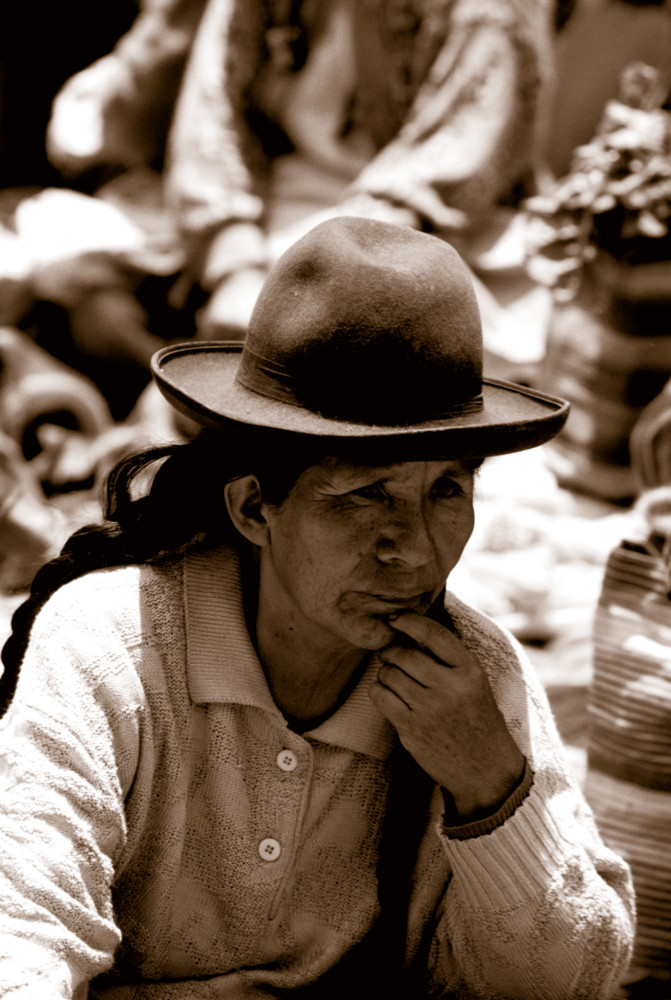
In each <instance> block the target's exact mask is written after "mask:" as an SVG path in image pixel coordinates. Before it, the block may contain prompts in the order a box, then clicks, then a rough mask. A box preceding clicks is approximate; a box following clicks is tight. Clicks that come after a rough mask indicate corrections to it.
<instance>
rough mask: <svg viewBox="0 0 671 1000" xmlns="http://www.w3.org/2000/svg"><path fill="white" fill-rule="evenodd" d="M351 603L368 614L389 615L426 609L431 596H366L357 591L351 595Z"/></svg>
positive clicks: (426, 592)
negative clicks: (421, 608)
mask: <svg viewBox="0 0 671 1000" xmlns="http://www.w3.org/2000/svg"><path fill="white" fill-rule="evenodd" d="M348 603H350V602H348ZM351 603H352V604H355V605H357V607H358V608H359V610H361V611H364V612H366V613H368V614H373V615H389V614H392V613H393V612H394V611H408V610H416V609H417V608H419V607H423V608H424V609H426V608H427V607H428V606H429V604H430V603H431V594H430V593H429V592H428V591H424V592H423V593H421V594H413V595H411V596H410V597H402V596H401V595H399V594H368V593H362V592H360V591H359V592H356V593H354V594H352V595H351Z"/></svg>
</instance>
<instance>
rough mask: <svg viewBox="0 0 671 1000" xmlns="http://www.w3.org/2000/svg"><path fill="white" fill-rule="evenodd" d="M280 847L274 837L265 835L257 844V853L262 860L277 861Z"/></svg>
mask: <svg viewBox="0 0 671 1000" xmlns="http://www.w3.org/2000/svg"><path fill="white" fill-rule="evenodd" d="M281 850H282V848H281V847H280V845H279V843H278V841H277V840H275V839H274V837H266V839H265V840H262V841H261V843H260V844H259V854H260V855H261V857H262V858H263V860H264V861H277V859H278V858H279V856H280V852H281Z"/></svg>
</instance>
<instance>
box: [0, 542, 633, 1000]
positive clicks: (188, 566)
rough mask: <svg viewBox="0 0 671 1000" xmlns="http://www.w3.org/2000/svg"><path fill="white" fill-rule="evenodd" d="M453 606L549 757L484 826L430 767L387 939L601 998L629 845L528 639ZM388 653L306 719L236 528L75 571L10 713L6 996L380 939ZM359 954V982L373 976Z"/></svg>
mask: <svg viewBox="0 0 671 1000" xmlns="http://www.w3.org/2000/svg"><path fill="white" fill-rule="evenodd" d="M446 606H447V608H448V611H449V614H450V616H451V619H452V621H453V622H454V627H455V629H456V630H457V632H458V633H459V634H460V635H461V637H462V639H463V641H464V642H465V643H466V644H467V646H468V647H469V648H470V649H471V650H472V652H473V653H474V654H475V655H476V656H477V657H478V659H479V660H480V662H481V663H482V664H483V666H484V668H485V669H486V671H487V673H488V676H489V679H490V682H491V685H492V688H493V692H494V695H495V697H496V699H497V702H498V704H499V706H500V707H501V710H502V712H503V714H504V716H505V718H506V721H507V724H508V726H509V728H510V731H511V733H512V735H513V736H514V738H515V740H516V741H517V742H518V745H519V746H520V749H521V750H522V751H523V753H524V754H525V755H526V757H527V760H528V763H529V767H530V770H531V772H532V774H533V781H532V782H530V785H531V787H530V788H529V791H528V794H527V795H526V797H524V798H523V801H521V802H519V804H517V807H516V808H514V809H513V811H512V814H511V815H508V816H507V818H505V817H503V818H501V821H500V823H499V825H498V826H496V828H495V829H493V830H491V832H489V833H485V834H482V835H480V836H477V835H473V834H477V832H478V831H477V830H471V831H467V832H466V835H464V833H463V831H460V830H459V828H457V829H456V830H453V831H450V830H449V829H446V828H445V827H444V826H443V815H442V811H443V799H442V796H441V794H440V790H439V789H435V790H434V794H433V798H432V799H431V804H430V809H429V815H428V817H427V820H426V822H425V824H424V828H423V830H420V835H421V836H420V841H419V849H418V850H417V855H416V863H415V866H414V872H413V874H412V879H411V889H410V893H409V903H408V914H407V916H408V919H407V933H406V935H405V942H404V945H403V946H402V948H401V949H400V952H401V953H400V954H398V955H392V956H387V960H388V961H391V960H392V959H394V960H397V961H398V963H399V967H400V965H401V964H405V965H406V966H408V967H409V966H411V965H412V964H413V962H414V964H415V966H416V967H417V966H419V968H418V969H416V974H417V975H418V976H419V980H418V982H419V985H418V987H417V991H416V993H415V994H414V995H417V996H418V997H434V996H435V997H461V998H483V1000H484V998H496V997H498V998H520V1000H522V998H524V1000H540V998H548V1000H551V998H554V1000H578V998H590V1000H598V998H602V1000H606V998H608V997H610V996H611V995H612V993H613V991H614V989H615V987H616V984H617V981H618V979H619V977H620V976H621V974H622V972H623V970H624V968H625V967H626V964H627V961H628V957H629V953H630V948H631V940H632V923H633V902H632V891H631V884H630V879H629V872H628V869H627V866H626V865H625V863H624V862H623V861H622V860H621V859H620V858H619V857H617V856H616V855H614V854H613V853H612V852H610V851H609V850H607V849H606V848H605V847H604V845H603V843H602V842H601V840H600V837H599V835H598V833H597V831H596V828H595V825H594V822H593V819H592V817H591V814H590V812H589V810H588V808H587V806H586V804H585V802H584V800H583V798H582V795H581V793H580V791H579V789H578V788H577V786H576V784H575V781H574V779H573V778H572V776H571V774H570V770H569V767H568V766H567V764H566V762H565V759H564V755H563V752H562V747H561V745H560V741H559V738H558V735H557V732H556V728H555V725H554V722H553V719H552V716H551V713H550V710H549V707H548V703H547V700H546V697H545V694H544V692H543V689H542V687H541V686H540V685H539V683H538V681H537V679H536V677H535V676H534V673H533V670H532V668H531V666H530V664H529V663H528V661H527V660H526V659H525V657H524V654H523V652H522V651H521V649H520V648H519V647H518V645H517V644H516V643H515V641H514V640H513V639H512V638H511V637H510V636H508V635H507V634H506V633H504V632H503V631H502V630H501V629H500V628H499V627H498V626H496V625H495V624H494V623H493V622H491V621H490V620H488V619H487V618H485V617H483V616H482V615H481V614H479V613H477V612H475V611H474V610H472V609H471V608H469V607H467V606H466V605H464V604H463V603H461V602H460V601H459V600H458V599H457V598H456V597H454V596H453V595H450V594H448V597H447V601H446ZM375 676H376V663H375V660H374V659H373V662H372V663H371V665H370V667H369V669H368V670H367V671H366V673H365V674H364V676H363V677H362V679H361V680H360V682H359V684H358V686H357V687H356V688H355V689H354V691H353V692H352V693H351V695H350V696H349V698H348V699H347V700H346V702H345V703H344V704H343V705H342V706H341V707H340V708H339V709H338V710H337V711H336V712H335V713H334V714H333V715H332V716H331V717H330V718H328V719H327V720H326V721H324V722H322V723H321V724H320V725H319V726H317V727H316V728H315V729H314V730H312V731H310V732H307V733H303V734H302V735H298V734H297V733H295V732H293V731H292V730H291V729H289V728H288V726H287V724H286V722H285V720H284V718H283V716H282V714H281V712H280V711H279V709H278V708H277V706H276V705H275V703H274V702H273V700H272V697H271V695H270V691H269V689H268V685H267V683H266V681H265V676H264V673H263V669H262V667H261V664H260V663H259V661H258V659H257V657H256V653H255V650H254V646H253V643H252V641H251V638H250V636H249V633H248V631H247V627H246V624H245V616H244V610H243V605H242V597H241V585H240V574H239V564H238V559H237V555H236V553H235V552H234V551H232V550H230V549H227V548H222V549H220V550H217V551H214V552H210V553H208V552H203V551H191V552H190V553H187V555H186V556H179V557H173V558H171V559H169V560H166V561H164V562H163V563H162V564H159V565H155V566H133V567H123V568H114V569H108V570H100V571H96V572H94V573H89V574H87V575H86V576H84V577H82V578H80V579H78V580H75V581H73V582H71V583H69V584H66V585H65V586H63V587H62V588H61V589H60V590H58V591H57V592H56V593H55V594H54V595H53V596H52V597H51V598H50V599H49V600H48V602H47V604H46V605H45V606H44V608H43V609H42V611H41V612H40V614H39V616H38V618H37V619H36V622H35V624H34V627H33V631H32V635H31V641H30V645H29V649H28V652H27V654H26V657H25V660H24V664H23V666H22V670H21V675H20V679H19V683H18V688H17V692H16V696H15V699H14V701H13V703H12V705H11V707H10V709H9V711H8V713H7V715H6V716H5V718H4V720H3V722H2V725H1V727H0V994H1V995H2V996H11V997H12V1000H23V998H26V1000H28V998H29V1000H35V998H37V997H39V998H40V1000H56V998H64V997H65V998H72V997H74V998H78V1000H80V998H83V997H86V996H87V995H88V996H89V997H90V998H92V1000H93V998H96V1000H131V998H133V1000H140V998H147V1000H148V998H152V1000H154V998H155V1000H168V998H180V1000H187V998H193V1000H198V998H205V997H207V998H221V1000H225V998H232V997H235V998H236V1000H237V998H241V997H250V998H261V997H268V996H275V997H278V996H284V995H285V993H284V991H285V990H289V991H292V990H298V989H300V988H301V987H303V986H307V985H308V984H314V983H317V985H318V986H319V983H320V982H321V981H322V979H323V977H324V976H326V975H327V973H328V971H329V970H330V969H333V968H334V967H336V966H338V964H339V963H340V962H341V960H342V959H343V957H344V956H345V955H346V954H348V953H349V952H351V950H352V949H353V948H354V947H355V946H356V945H357V943H359V942H363V945H362V947H363V949H364V954H365V948H366V942H367V941H368V939H369V938H371V939H372V935H371V930H372V928H373V926H374V924H375V921H376V919H377V916H378V910H379V904H378V897H377V886H376V862H377V855H378V851H379V846H380V837H381V831H382V828H383V821H384V817H385V812H386V805H387V795H388V789H389V783H390V779H391V777H392V775H391V769H392V767H393V764H392V761H393V759H394V758H393V755H392V754H391V751H392V747H393V744H394V732H393V730H392V728H391V726H390V725H389V723H388V722H387V720H386V719H384V718H383V717H382V716H381V715H380V714H379V713H378V711H377V709H376V708H375V707H374V705H373V703H372V701H371V699H370V698H369V696H368V690H367V689H368V687H369V686H370V684H371V683H372V682H373V680H374V678H375ZM509 812H510V810H509ZM469 833H470V835H468V834H469ZM403 951H404V954H403ZM364 967H365V966H364ZM368 970H369V974H370V975H371V977H372V980H371V982H369V983H367V984H362V983H361V981H355V982H352V983H349V984H346V989H347V994H348V995H349V996H350V997H355V996H357V995H374V988H375V974H376V967H375V965H374V956H373V955H372V954H371V959H370V962H369V965H368ZM364 987H365V988H364ZM87 991H88V992H87ZM357 991H359V992H357ZM371 991H372V993H371ZM316 995H317V996H323V995H324V994H323V993H320V992H319V990H318V991H317V994H316ZM408 995H413V994H408Z"/></svg>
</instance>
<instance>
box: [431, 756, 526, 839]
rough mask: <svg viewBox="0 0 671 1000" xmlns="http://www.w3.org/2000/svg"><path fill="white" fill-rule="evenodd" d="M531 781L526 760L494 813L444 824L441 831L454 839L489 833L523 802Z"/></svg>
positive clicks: (501, 824)
mask: <svg viewBox="0 0 671 1000" xmlns="http://www.w3.org/2000/svg"><path fill="white" fill-rule="evenodd" d="M533 781H534V775H533V771H532V770H531V767H530V766H529V762H528V761H527V762H526V764H525V765H524V772H523V774H522V777H521V779H520V781H519V784H518V785H517V787H516V788H515V790H514V791H513V792H512V794H511V795H509V796H508V798H507V799H506V801H505V802H504V803H503V805H502V806H501V807H500V808H499V809H497V810H496V812H495V813H492V815H491V816H484V817H483V818H482V819H477V820H474V821H473V822H472V823H461V824H457V825H454V826H444V827H443V833H444V834H445V836H446V837H451V838H452V839H454V840H468V839H470V838H471V837H482V836H484V835H485V834H487V833H491V832H492V830H496V828H497V827H499V826H503V824H504V823H505V821H506V820H507V819H510V817H511V816H512V815H513V813H514V812H515V810H516V809H517V808H518V806H520V805H521V804H522V803H523V802H524V800H525V799H526V797H527V795H528V794H529V792H530V791H531V786H532V785H533ZM446 811H447V810H446Z"/></svg>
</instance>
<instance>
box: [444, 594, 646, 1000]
mask: <svg viewBox="0 0 671 1000" xmlns="http://www.w3.org/2000/svg"><path fill="white" fill-rule="evenodd" d="M451 611H452V609H451ZM462 612H463V608H462ZM454 619H455V621H457V622H458V626H459V628H460V630H461V631H462V636H463V638H464V641H466V642H467V644H469V645H471V648H473V649H474V650H475V651H476V653H477V655H479V656H480V657H481V659H482V662H483V663H484V664H485V665H486V668H487V671H488V674H489V677H490V682H491V684H492V688H493V691H494V695H495V697H496V699H497V702H498V703H499V706H500V707H501V710H502V712H503V714H504V716H505V718H506V721H507V722H508V725H509V728H510V731H511V733H512V735H513V736H514V738H515V739H516V741H517V742H518V745H519V746H520V749H521V750H522V751H523V753H524V754H525V755H526V757H527V760H528V763H529V766H530V768H531V770H532V771H533V782H532V784H531V787H530V789H529V793H528V795H527V796H526V797H525V798H524V799H523V801H522V802H521V803H520V804H519V805H518V807H517V808H516V809H515V811H514V812H513V814H512V815H511V816H509V817H508V818H507V819H506V820H505V822H503V823H502V824H501V825H500V826H498V827H496V828H495V829H493V830H492V831H491V832H489V833H486V834H484V835H482V836H472V837H450V836H449V831H446V830H445V829H444V828H442V827H440V825H439V836H440V839H441V841H442V845H443V850H444V851H445V854H446V856H447V858H448V861H449V866H450V869H451V872H452V877H451V879H450V881H449V884H448V887H447V890H446V892H445V895H444V897H443V899H442V901H441V903H440V904H439V908H438V923H437V930H436V934H435V937H434V939H433V944H432V950H431V962H430V964H431V970H430V975H431V978H432V979H433V982H434V984H435V983H436V982H437V983H439V984H440V985H441V987H442V988H444V987H445V986H446V985H447V986H448V987H449V989H454V988H455V987H456V984H455V983H451V982H450V983H446V975H448V974H447V973H446V972H445V970H446V969H448V967H449V968H451V969H454V965H455V962H456V966H457V967H458V968H459V970H460V975H461V976H462V978H463V982H464V983H466V984H468V988H469V990H470V991H472V992H469V993H468V995H469V996H471V995H473V996H477V997H479V996H497V997H498V996H501V997H504V996H505V997H514V998H518V1000H527V998H528V1000H532V998H534V1000H535V998H536V997H539V996H544V997H548V998H552V1000H578V998H579V997H590V998H592V1000H608V998H610V997H612V995H613V993H614V991H615V989H616V988H617V985H618V984H619V982H620V981H621V978H622V976H623V974H624V972H625V970H626V967H627V964H628V961H629V957H630V954H631V947H632V941H633V926H634V899H633V891H632V883H631V877H630V873H629V869H628V866H627V865H626V863H625V862H624V861H623V860H622V859H621V858H620V857H618V856H617V855H616V854H614V853H613V852H612V851H610V850H609V849H608V848H606V847H605V846H604V844H603V842H602V840H601V838H600V836H599V833H598V831H597V828H596V825H595V822H594V819H593V817H592V814H591V812H590V810H589V808H588V806H587V804H586V802H585V800H584V798H583V796H582V794H581V792H580V790H579V788H578V786H577V783H576V782H575V780H574V778H573V776H572V774H571V771H570V768H569V766H568V764H567V763H566V761H565V757H564V752H563V748H562V745H561V741H560V738H559V735H558V733H557V730H556V725H555V723H554V719H553V717H552V713H551V710H550V707H549V704H548V701H547V697H546V695H545V692H544V690H543V688H542V686H541V684H540V682H539V681H538V679H537V678H536V676H535V673H534V670H533V667H532V665H531V664H530V663H529V661H528V659H527V658H526V656H525V654H524V653H523V651H522V650H521V648H519V646H518V645H517V644H516V643H514V641H512V640H510V639H509V638H508V637H506V635H505V634H504V633H503V632H501V631H500V630H498V629H497V627H496V626H495V625H494V624H493V623H490V622H487V621H486V620H483V622H481V623H480V624H479V625H478V624H477V618H475V617H473V613H472V612H468V613H467V617H466V618H464V617H463V615H462V616H460V615H459V613H458V612H457V613H455V614H454ZM469 619H470V621H469ZM483 624H484V628H483ZM477 630H479V631H480V632H481V633H482V636H481V637H480V638H478V637H477ZM469 637H470V638H469ZM439 995H442V994H439ZM449 995H452V994H451V993H450V994H449Z"/></svg>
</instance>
